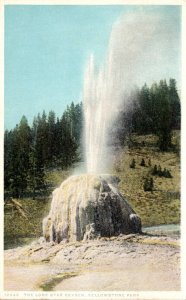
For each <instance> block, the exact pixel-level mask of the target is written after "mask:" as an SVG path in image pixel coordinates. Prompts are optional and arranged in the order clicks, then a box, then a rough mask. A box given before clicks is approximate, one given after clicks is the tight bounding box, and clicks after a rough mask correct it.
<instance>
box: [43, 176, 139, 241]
mask: <svg viewBox="0 0 186 300" xmlns="http://www.w3.org/2000/svg"><path fill="white" fill-rule="evenodd" d="M118 182H119V179H118V178H117V177H114V176H110V175H90V174H86V175H79V176H71V177H69V178H68V179H67V180H66V181H64V182H63V183H62V184H61V186H60V187H59V188H57V189H56V190H55V191H54V192H53V199H52V203H51V209H50V212H49V215H48V216H47V217H46V218H45V219H44V220H43V236H44V237H45V239H46V241H54V242H57V243H59V242H61V241H63V240H67V241H71V242H72V241H80V240H87V239H95V238H98V237H103V236H105V237H110V236H114V235H119V234H121V233H124V234H128V233H137V232H141V220H140V218H139V217H138V216H137V215H136V213H135V212H134V210H133V209H132V208H131V206H130V205H129V204H128V202H127V200H126V199H125V198H124V197H123V196H122V195H121V194H120V192H119V190H118Z"/></svg>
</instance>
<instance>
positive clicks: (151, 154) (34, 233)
mask: <svg viewBox="0 0 186 300" xmlns="http://www.w3.org/2000/svg"><path fill="white" fill-rule="evenodd" d="M156 142H157V140H156V137H155V136H153V135H148V136H135V135H134V136H133V137H132V146H131V147H130V148H128V147H125V148H124V149H120V150H118V151H117V152H115V155H114V156H113V162H114V164H113V170H112V173H113V174H115V175H117V176H118V177H119V178H120V180H121V181H120V184H119V186H120V190H121V192H122V193H123V195H125V196H126V197H127V199H128V201H129V203H130V204H131V205H132V207H133V208H134V210H135V211H136V212H137V213H138V214H139V215H140V217H141V219H142V224H143V225H146V226H150V225H159V224H171V223H175V224H176V223H179V221H180V158H179V153H178V151H177V152H173V151H170V152H165V153H162V152H160V151H158V149H157V148H156V146H155V145H156ZM173 143H174V144H175V149H179V133H178V132H177V133H176V132H175V133H174V136H173ZM133 158H134V159H135V161H136V167H135V169H131V168H130V166H129V165H130V163H131V160H132V159H133ZM142 158H143V159H144V160H145V162H146V165H147V166H145V167H142V166H140V162H141V160H142ZM149 159H150V160H151V166H149V165H148V160H149ZM155 164H157V165H161V167H162V169H164V168H166V169H169V170H170V172H171V174H172V176H173V177H172V178H164V177H158V176H153V179H154V190H153V191H152V192H144V190H143V183H144V180H145V178H146V177H149V176H151V169H152V167H153V166H154V165H155ZM70 174H71V170H69V171H59V170H53V171H50V172H48V173H47V183H48V185H49V186H50V190H51V192H52V190H54V189H55V187H57V186H59V185H60V183H61V182H62V181H63V180H65V179H66V178H67V177H68V176H69V175H70ZM151 177H152V176H151ZM19 202H20V203H21V205H22V208H23V210H24V212H25V214H26V217H25V216H23V215H20V212H19V211H18V210H16V209H15V208H14V207H12V206H11V205H6V206H5V218H4V228H5V234H4V236H5V248H6V249H7V248H10V247H15V246H17V245H22V244H25V243H29V242H30V241H31V240H32V239H34V238H36V237H39V236H41V235H42V220H43V218H44V216H46V215H47V214H48V212H49V209H50V203H51V196H50V197H47V196H43V197H40V198H38V199H36V200H32V199H31V198H27V199H22V200H19Z"/></svg>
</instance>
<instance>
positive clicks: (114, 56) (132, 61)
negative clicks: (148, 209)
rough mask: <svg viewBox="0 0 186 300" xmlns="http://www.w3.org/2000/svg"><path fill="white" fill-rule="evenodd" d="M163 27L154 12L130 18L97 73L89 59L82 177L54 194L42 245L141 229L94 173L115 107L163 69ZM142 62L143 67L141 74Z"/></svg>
mask: <svg viewBox="0 0 186 300" xmlns="http://www.w3.org/2000/svg"><path fill="white" fill-rule="evenodd" d="M162 22H163V23H162ZM162 24H164V26H165V23H164V20H163V18H162V17H158V16H156V15H155V14H148V15H147V14H144V13H143V12H141V13H136V14H129V15H128V16H125V17H124V18H123V19H121V20H120V22H118V23H117V24H116V25H115V26H114V27H113V30H112V34H111V38H110V43H109V48H108V53H107V56H106V60H105V63H104V64H103V65H102V67H101V68H99V70H97V69H96V67H95V63H94V58H93V56H91V57H90V60H89V62H88V65H87V68H86V71H85V76H84V89H83V108H84V121H85V130H84V136H85V160H86V166H87V168H86V172H87V174H85V175H79V176H72V177H70V178H68V179H67V180H66V181H64V182H63V183H62V184H61V186H60V187H59V188H58V189H56V190H55V191H54V192H53V199H52V204H51V210H50V212H49V215H48V216H47V217H46V218H45V219H44V220H43V234H44V236H45V238H46V240H47V241H56V242H60V241H62V240H64V239H66V240H68V241H76V240H78V241H80V240H83V239H84V240H86V239H91V238H97V237H99V236H112V235H118V234H120V233H130V232H140V231H141V221H140V218H139V217H138V216H137V215H136V213H135V212H134V210H133V209H132V208H131V206H130V205H129V204H128V202H127V200H126V199H125V198H124V197H123V196H122V195H121V194H120V192H119V190H118V186H117V179H116V178H115V177H113V176H110V175H109V176H108V175H107V176H105V175H97V174H102V173H103V172H105V157H107V154H108V151H107V144H108V138H109V133H108V131H109V126H110V125H111V124H112V121H114V119H115V116H116V115H117V112H118V107H119V105H120V104H121V103H122V105H123V106H124V107H126V106H127V101H128V99H130V97H126V95H127V94H128V93H127V92H128V91H130V90H131V88H132V87H133V86H134V84H136V83H139V82H140V80H142V79H143V82H145V79H144V76H146V75H147V76H146V78H148V77H149V75H150V76H151V77H152V79H153V80H155V79H156V75H157V74H158V72H157V70H158V69H157V68H158V66H159V67H160V68H161V69H162V62H164V60H165V57H166V55H164V54H165V52H164V50H165V49H168V48H169V47H167V44H166V43H167V41H171V39H169V38H168V37H169V33H171V30H170V28H171V29H172V25H171V22H169V23H166V24H168V26H167V27H162ZM162 28H163V30H162ZM157 37H158V38H157ZM165 37H166V38H165ZM162 59H163V60H162ZM144 62H145V65H146V66H147V65H148V68H146V69H145V70H144ZM152 62H153V63H152ZM167 63H168V64H169V61H168V62H167ZM165 65H166V64H165ZM165 69H166V68H165ZM145 72H146V73H145ZM129 94H130V92H129Z"/></svg>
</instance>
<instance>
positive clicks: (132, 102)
mask: <svg viewBox="0 0 186 300" xmlns="http://www.w3.org/2000/svg"><path fill="white" fill-rule="evenodd" d="M129 98H130V99H129V101H128V103H129V105H128V106H127V107H126V105H125V106H124V103H125V101H124V102H123V104H122V105H121V107H120V113H119V117H118V119H117V122H116V124H117V126H113V128H112V130H111V131H110V140H111V144H112V145H116V144H117V145H118V144H119V146H123V145H124V143H125V141H126V134H127V135H128V134H129V135H130V134H131V133H137V134H149V133H153V134H156V135H157V136H158V146H159V149H160V150H161V151H166V150H168V149H169V147H170V146H171V134H172V130H173V129H180V118H181V108H180V99H179V95H178V92H177V87H176V81H175V80H174V79H170V81H169V84H167V82H166V81H165V80H161V81H160V82H159V83H154V84H152V85H151V86H150V87H148V86H147V85H146V84H145V85H144V86H143V87H142V88H141V89H138V90H135V92H132V93H131V95H130V97H129ZM95 121H96V116H95ZM82 127H83V112H82V103H79V104H77V105H75V104H74V103H73V102H72V103H71V105H70V106H67V109H66V110H65V111H64V113H63V114H62V116H61V118H56V115H55V112H54V111H50V112H49V113H48V115H46V113H45V111H43V113H42V115H40V114H38V115H37V116H36V117H35V118H34V120H33V123H32V126H29V124H28V121H27V119H26V117H25V116H23V117H22V119H21V121H20V123H19V124H18V125H16V127H15V128H14V129H12V130H10V131H9V130H5V133H4V171H5V172H4V186H5V191H8V192H9V194H10V195H11V196H12V197H15V198H20V197H23V196H24V195H25V192H28V193H29V194H30V193H31V194H32V195H33V198H34V197H35V195H36V193H38V192H39V191H43V190H45V189H46V181H45V173H46V171H47V170H48V169H50V168H52V169H53V168H56V167H57V168H61V169H67V168H68V167H69V166H71V165H72V164H73V163H74V162H76V161H78V160H80V159H81V156H82V152H83V151H82V148H81V144H82V143H81V138H82Z"/></svg>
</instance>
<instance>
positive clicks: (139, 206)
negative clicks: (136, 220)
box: [113, 133, 180, 226]
mask: <svg viewBox="0 0 186 300" xmlns="http://www.w3.org/2000/svg"><path fill="white" fill-rule="evenodd" d="M133 140H134V141H135V146H133V147H131V148H130V149H129V148H125V150H123V149H122V151H120V152H119V153H117V158H116V159H115V164H114V169H113V173H115V174H116V175H117V176H118V177H119V178H120V179H121V182H120V190H121V192H122V193H123V194H124V195H125V196H126V197H127V199H128V200H129V202H130V203H131V205H132V207H133V208H134V210H135V211H136V212H137V213H138V214H139V215H140V217H141V219H142V223H143V225H148V226H149V225H158V224H170V223H179V221H180V158H179V154H178V153H176V152H173V151H172V152H164V153H163V152H160V151H158V149H157V148H156V147H155V144H156V138H155V137H154V136H152V135H148V136H134V137H133ZM178 141H179V136H178V133H174V136H173V142H174V143H175V145H176V146H178V145H177V143H178ZM133 158H134V159H135V161H136V167H135V169H131V168H130V166H129V165H130V162H131V160H132V159H133ZM142 158H143V159H144V160H145V162H146V166H145V167H142V166H140V163H141V160H142ZM149 159H150V160H151V166H149V165H148V160H149ZM155 164H156V165H161V168H162V170H163V169H164V168H166V169H168V170H170V172H171V174H172V176H173V177H172V178H165V177H159V176H152V175H151V170H152V167H153V166H154V165H155ZM146 177H153V180H154V190H153V191H152V192H145V191H144V190H143V184H144V180H145V178H146Z"/></svg>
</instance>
